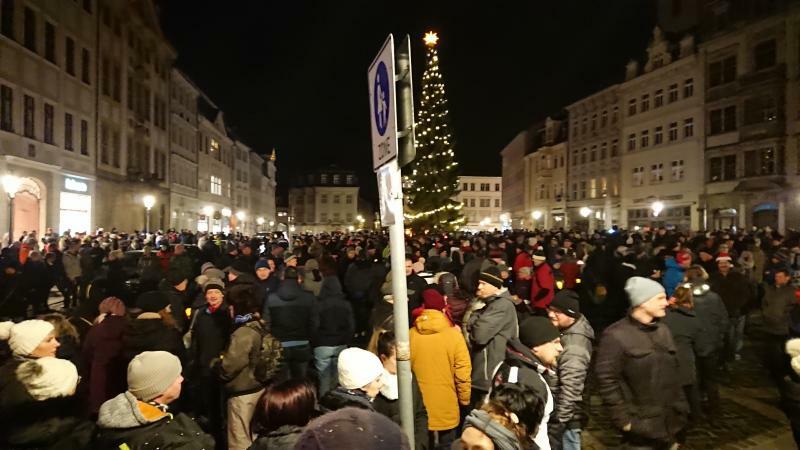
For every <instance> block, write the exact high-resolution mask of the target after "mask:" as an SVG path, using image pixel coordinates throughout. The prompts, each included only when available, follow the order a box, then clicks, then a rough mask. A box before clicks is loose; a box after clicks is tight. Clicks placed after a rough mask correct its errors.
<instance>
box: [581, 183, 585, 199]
mask: <svg viewBox="0 0 800 450" xmlns="http://www.w3.org/2000/svg"><path fill="white" fill-rule="evenodd" d="M585 198H586V181H581V200H583V199H585Z"/></svg>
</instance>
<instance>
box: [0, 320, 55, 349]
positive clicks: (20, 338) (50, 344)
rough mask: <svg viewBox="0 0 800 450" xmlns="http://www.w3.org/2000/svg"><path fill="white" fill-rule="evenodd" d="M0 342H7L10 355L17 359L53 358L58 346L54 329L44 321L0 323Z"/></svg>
mask: <svg viewBox="0 0 800 450" xmlns="http://www.w3.org/2000/svg"><path fill="white" fill-rule="evenodd" d="M0 341H8V346H9V348H10V349H11V353H13V354H14V356H15V357H17V358H41V357H44V356H55V355H56V349H58V347H59V345H60V344H59V343H58V340H57V339H56V332H55V328H53V325H52V324H51V323H50V322H46V321H44V320H26V321H24V322H20V323H13V322H0Z"/></svg>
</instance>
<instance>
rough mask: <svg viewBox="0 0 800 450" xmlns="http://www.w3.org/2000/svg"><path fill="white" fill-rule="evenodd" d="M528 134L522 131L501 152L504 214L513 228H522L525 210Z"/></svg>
mask: <svg viewBox="0 0 800 450" xmlns="http://www.w3.org/2000/svg"><path fill="white" fill-rule="evenodd" d="M527 138H528V132H527V131H522V132H520V133H519V134H517V135H516V136H515V137H514V139H513V140H511V142H509V143H508V145H506V147H505V148H504V149H503V150H502V151H501V152H500V155H501V156H502V158H503V176H502V179H503V186H504V188H503V191H502V192H503V198H502V205H503V208H504V212H505V213H507V214H508V215H509V216H510V219H511V223H512V227H515V228H521V227H522V223H521V221H522V220H524V212H525V211H524V210H525V167H524V164H523V159H524V158H525V147H526V142H527Z"/></svg>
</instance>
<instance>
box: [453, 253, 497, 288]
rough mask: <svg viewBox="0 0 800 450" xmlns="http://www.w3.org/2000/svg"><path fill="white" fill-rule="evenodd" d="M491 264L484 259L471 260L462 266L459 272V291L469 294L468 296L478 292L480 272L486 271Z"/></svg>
mask: <svg viewBox="0 0 800 450" xmlns="http://www.w3.org/2000/svg"><path fill="white" fill-rule="evenodd" d="M491 265H492V263H491V261H489V260H488V259H486V258H478V257H475V258H472V259H470V260H469V261H468V262H467V263H466V264H464V269H463V270H462V271H461V279H460V280H459V286H461V289H464V290H465V291H467V292H469V293H470V294H472V295H474V294H475V292H476V291H477V290H478V278H479V277H480V275H481V272H483V271H484V270H486V269H487V268H488V267H489V266H491Z"/></svg>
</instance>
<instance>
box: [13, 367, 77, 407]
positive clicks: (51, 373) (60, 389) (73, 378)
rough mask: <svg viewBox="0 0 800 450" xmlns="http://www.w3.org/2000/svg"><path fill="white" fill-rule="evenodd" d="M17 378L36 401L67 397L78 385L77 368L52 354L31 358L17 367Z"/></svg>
mask: <svg viewBox="0 0 800 450" xmlns="http://www.w3.org/2000/svg"><path fill="white" fill-rule="evenodd" d="M16 373H17V379H18V380H19V381H20V382H21V383H22V384H23V385H24V386H25V389H26V390H27V391H28V393H29V394H30V395H31V397H33V398H34V399H36V400H37V401H41V400H47V399H50V398H56V397H68V396H70V395H72V394H74V393H75V388H76V387H77V386H78V380H79V378H78V369H77V368H76V367H75V365H74V364H72V363H71V362H69V361H67V360H66V359H58V358H54V357H52V356H45V357H43V358H38V359H32V360H28V361H25V362H23V363H22V364H20V365H19V367H17V372H16Z"/></svg>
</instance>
